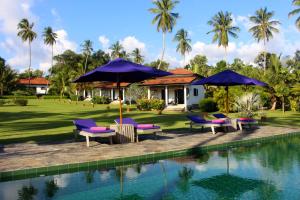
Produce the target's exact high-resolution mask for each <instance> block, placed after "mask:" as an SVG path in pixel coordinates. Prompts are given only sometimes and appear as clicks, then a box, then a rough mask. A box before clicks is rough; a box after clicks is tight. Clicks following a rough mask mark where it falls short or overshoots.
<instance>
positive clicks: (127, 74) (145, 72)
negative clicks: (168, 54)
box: [74, 58, 172, 83]
mask: <svg viewBox="0 0 300 200" xmlns="http://www.w3.org/2000/svg"><path fill="white" fill-rule="evenodd" d="M168 75H172V73H170V72H166V71H162V70H158V69H156V68H153V67H147V66H144V65H140V64H136V63H133V62H130V61H127V60H124V59H122V58H118V59H115V60H113V61H110V62H109V63H107V64H106V65H103V66H100V67H97V68H96V69H94V70H92V71H90V72H88V73H86V74H84V75H83V76H80V77H79V78H78V79H76V80H75V81H74V82H76V83H78V82H94V81H109V82H116V83H118V82H126V83H136V82H140V81H143V80H146V79H150V78H155V77H162V76H168Z"/></svg>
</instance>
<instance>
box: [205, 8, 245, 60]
mask: <svg viewBox="0 0 300 200" xmlns="http://www.w3.org/2000/svg"><path fill="white" fill-rule="evenodd" d="M207 23H208V25H210V26H212V27H213V29H212V30H211V31H209V32H208V33H207V34H210V33H214V36H213V39H212V42H213V43H215V42H218V46H219V47H220V46H223V47H224V49H225V57H226V54H227V47H228V43H229V36H231V37H233V38H237V37H238V35H237V32H239V31H240V28H239V27H237V26H233V19H232V16H231V13H230V12H227V11H226V12H225V13H224V12H223V11H220V12H218V13H217V14H216V15H215V16H213V17H212V19H211V20H209V21H208V22H207Z"/></svg>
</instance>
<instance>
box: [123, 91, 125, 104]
mask: <svg viewBox="0 0 300 200" xmlns="http://www.w3.org/2000/svg"><path fill="white" fill-rule="evenodd" d="M122 93H123V103H125V88H123V89H122Z"/></svg>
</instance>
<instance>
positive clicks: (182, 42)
mask: <svg viewBox="0 0 300 200" xmlns="http://www.w3.org/2000/svg"><path fill="white" fill-rule="evenodd" d="M174 41H176V42H178V44H177V47H176V51H177V52H179V53H180V54H181V55H182V56H183V64H185V55H186V53H189V52H191V51H192V47H191V39H190V38H189V37H188V32H187V31H186V30H184V29H183V28H182V29H180V30H179V31H177V33H176V35H175V37H174Z"/></svg>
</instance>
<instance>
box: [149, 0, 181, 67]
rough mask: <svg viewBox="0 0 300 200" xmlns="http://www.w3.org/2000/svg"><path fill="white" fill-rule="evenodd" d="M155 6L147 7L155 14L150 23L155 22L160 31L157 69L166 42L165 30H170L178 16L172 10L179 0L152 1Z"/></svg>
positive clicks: (162, 56)
mask: <svg viewBox="0 0 300 200" xmlns="http://www.w3.org/2000/svg"><path fill="white" fill-rule="evenodd" d="M152 3H153V4H154V6H155V8H151V9H149V11H150V12H151V13H153V14H155V17H154V19H153V20H152V24H155V23H157V31H158V32H159V31H160V30H161V31H162V36H163V38H162V42H163V47H162V53H161V59H160V63H159V65H158V69H160V65H161V62H162V61H163V59H164V54H165V49H166V42H165V35H166V33H167V32H172V30H173V27H174V26H175V24H176V20H177V18H178V17H179V14H178V13H174V12H172V11H173V9H174V8H175V5H176V4H177V3H179V1H176V0H175V1H172V0H157V1H152Z"/></svg>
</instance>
